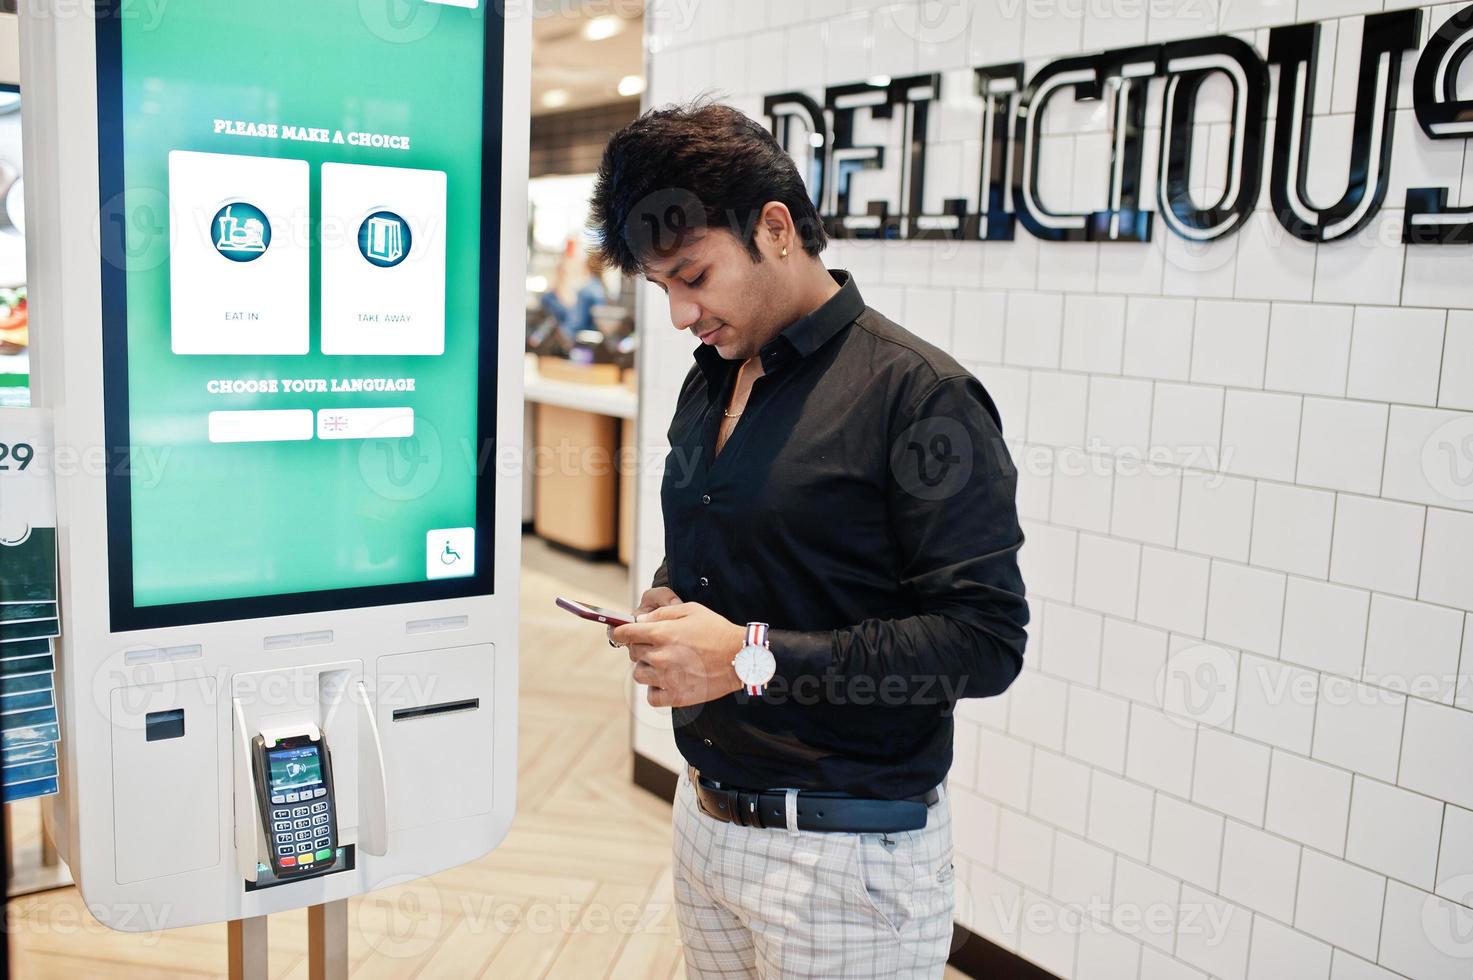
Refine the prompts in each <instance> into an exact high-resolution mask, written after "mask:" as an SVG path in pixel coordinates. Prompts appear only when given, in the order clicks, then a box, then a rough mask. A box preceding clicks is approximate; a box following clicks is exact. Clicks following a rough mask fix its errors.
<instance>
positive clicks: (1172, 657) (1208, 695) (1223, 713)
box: [1158, 635, 1239, 729]
mask: <svg viewBox="0 0 1473 980" xmlns="http://www.w3.org/2000/svg"><path fill="white" fill-rule="evenodd" d="M1238 657H1239V654H1238V652H1237V651H1235V650H1229V649H1227V648H1225V647H1220V646H1215V645H1214V644H1211V643H1201V642H1199V641H1197V640H1195V639H1192V638H1191V637H1188V636H1178V635H1173V636H1172V637H1171V640H1170V642H1169V644H1168V655H1167V658H1166V670H1165V671H1163V673H1162V675H1161V681H1160V683H1159V684H1158V689H1159V697H1160V704H1161V707H1162V709H1163V710H1165V711H1166V713H1167V714H1169V715H1172V716H1174V717H1176V718H1178V719H1180V720H1181V721H1182V722H1183V723H1191V722H1195V723H1197V724H1200V725H1210V726H1212V727H1215V728H1224V729H1226V728H1229V727H1231V725H1232V720H1233V709H1234V707H1235V704H1236V699H1237V693H1238Z"/></svg>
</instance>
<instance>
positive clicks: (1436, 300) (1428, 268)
mask: <svg viewBox="0 0 1473 980" xmlns="http://www.w3.org/2000/svg"><path fill="white" fill-rule="evenodd" d="M1469 259H1473V247H1469V246H1467V245H1442V246H1438V247H1435V248H1410V249H1407V257H1406V284H1405V286H1404V287H1403V289H1402V294H1401V301H1402V302H1403V303H1404V304H1406V305H1407V306H1433V307H1439V306H1440V307H1443V308H1447V307H1453V308H1455V309H1456V308H1461V309H1467V308H1468V307H1470V306H1473V279H1470V278H1469V277H1468V276H1465V275H1463V270H1465V269H1467V268H1468V261H1469Z"/></svg>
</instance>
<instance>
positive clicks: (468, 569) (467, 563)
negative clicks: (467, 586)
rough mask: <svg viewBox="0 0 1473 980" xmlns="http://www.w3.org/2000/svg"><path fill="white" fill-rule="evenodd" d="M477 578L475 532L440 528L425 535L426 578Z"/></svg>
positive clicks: (457, 528)
mask: <svg viewBox="0 0 1473 980" xmlns="http://www.w3.org/2000/svg"><path fill="white" fill-rule="evenodd" d="M474 574H476V529H475V528H473V527H440V528H434V529H432V530H430V531H428V532H426V533H425V578H431V579H435V578H459V577H462V576H467V575H474Z"/></svg>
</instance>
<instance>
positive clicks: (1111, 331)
mask: <svg viewBox="0 0 1473 980" xmlns="http://www.w3.org/2000/svg"><path fill="white" fill-rule="evenodd" d="M1124 350H1125V298H1124V297H1123V296H1083V295H1070V296H1068V297H1066V298H1065V300H1064V336H1063V344H1062V350H1061V352H1060V366H1061V367H1063V368H1064V369H1065V370H1066V371H1088V372H1090V373H1091V374H1119V373H1120V362H1121V357H1122V356H1123V354H1124Z"/></svg>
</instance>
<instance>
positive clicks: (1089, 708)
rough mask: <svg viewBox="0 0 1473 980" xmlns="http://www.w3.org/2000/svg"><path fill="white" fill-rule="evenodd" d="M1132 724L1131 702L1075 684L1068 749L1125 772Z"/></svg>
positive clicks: (1081, 757)
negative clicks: (1127, 746)
mask: <svg viewBox="0 0 1473 980" xmlns="http://www.w3.org/2000/svg"><path fill="white" fill-rule="evenodd" d="M1129 723H1130V704H1129V702H1127V701H1124V700H1122V699H1121V698H1117V697H1113V696H1111V695H1109V694H1101V693H1100V692H1098V691H1091V690H1088V689H1087V688H1082V687H1071V688H1070V689H1069V717H1068V722H1067V724H1066V726H1065V729H1064V752H1065V754H1066V755H1069V756H1070V757H1072V758H1075V759H1079V760H1081V761H1083V762H1087V763H1089V764H1090V765H1092V766H1100V767H1101V768H1104V769H1109V770H1110V771H1111V772H1116V773H1124V772H1125V737H1126V732H1127V730H1128V728H1129Z"/></svg>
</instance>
